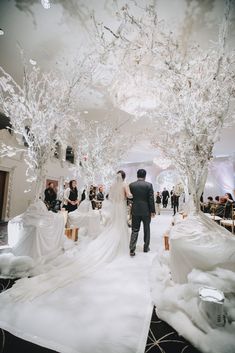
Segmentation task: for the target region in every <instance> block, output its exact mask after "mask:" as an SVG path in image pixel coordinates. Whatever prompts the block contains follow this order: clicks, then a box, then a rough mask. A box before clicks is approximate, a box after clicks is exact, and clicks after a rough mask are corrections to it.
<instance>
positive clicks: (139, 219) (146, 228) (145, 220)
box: [130, 215, 151, 252]
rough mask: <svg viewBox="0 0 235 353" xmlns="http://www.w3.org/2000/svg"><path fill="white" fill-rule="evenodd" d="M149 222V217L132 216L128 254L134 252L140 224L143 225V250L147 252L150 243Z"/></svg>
mask: <svg viewBox="0 0 235 353" xmlns="http://www.w3.org/2000/svg"><path fill="white" fill-rule="evenodd" d="M150 221H151V217H150V215H148V216H135V215H132V232H131V241H130V252H135V249H136V243H137V240H138V235H139V230H140V224H141V222H143V225H144V250H145V251H148V249H149V243H150Z"/></svg>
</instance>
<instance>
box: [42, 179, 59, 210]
mask: <svg viewBox="0 0 235 353" xmlns="http://www.w3.org/2000/svg"><path fill="white" fill-rule="evenodd" d="M44 195H45V198H44V202H45V204H46V206H47V208H48V209H49V210H50V209H51V208H53V206H54V204H55V202H56V198H57V193H56V191H55V189H54V184H53V183H52V182H51V183H49V184H48V187H47V188H46V190H45V191H44Z"/></svg>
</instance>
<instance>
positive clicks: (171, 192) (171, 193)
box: [170, 186, 174, 208]
mask: <svg viewBox="0 0 235 353" xmlns="http://www.w3.org/2000/svg"><path fill="white" fill-rule="evenodd" d="M173 194H174V186H173V187H172V190H171V191H170V195H171V208H173Z"/></svg>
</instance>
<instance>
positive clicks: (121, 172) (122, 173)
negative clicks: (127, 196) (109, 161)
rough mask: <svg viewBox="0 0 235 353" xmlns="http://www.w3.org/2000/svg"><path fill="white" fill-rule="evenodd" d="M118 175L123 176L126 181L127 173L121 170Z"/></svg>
mask: <svg viewBox="0 0 235 353" xmlns="http://www.w3.org/2000/svg"><path fill="white" fill-rule="evenodd" d="M117 174H121V177H122V180H125V177H126V173H125V172H124V171H123V170H119V171H118V172H117Z"/></svg>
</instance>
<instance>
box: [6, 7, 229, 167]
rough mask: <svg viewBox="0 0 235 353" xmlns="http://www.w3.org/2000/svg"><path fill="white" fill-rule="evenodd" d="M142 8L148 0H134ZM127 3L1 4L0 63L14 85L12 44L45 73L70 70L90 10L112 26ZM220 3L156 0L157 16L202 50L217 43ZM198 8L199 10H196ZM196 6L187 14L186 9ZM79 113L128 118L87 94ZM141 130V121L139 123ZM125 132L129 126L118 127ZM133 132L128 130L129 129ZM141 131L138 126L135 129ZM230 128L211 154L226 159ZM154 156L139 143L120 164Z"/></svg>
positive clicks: (16, 68)
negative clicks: (116, 14) (119, 10)
mask: <svg viewBox="0 0 235 353" xmlns="http://www.w3.org/2000/svg"><path fill="white" fill-rule="evenodd" d="M137 1H138V2H139V3H141V4H142V5H143V4H146V3H149V2H150V0H137ZM126 2H127V3H128V4H129V5H131V4H132V1H131V0H127V1H122V0H89V1H87V0H70V1H63V0H53V1H51V8H50V9H49V10H45V9H44V8H43V7H42V5H41V1H40V0H10V1H9V0H1V1H0V28H2V29H3V30H4V32H5V34H4V35H3V36H0V65H1V66H2V67H3V68H4V69H5V70H6V71H7V72H9V73H10V74H11V75H12V76H13V77H14V78H15V79H16V80H17V81H18V82H20V81H21V72H22V65H21V61H20V55H19V50H18V49H17V43H19V44H20V45H21V47H22V48H23V49H24V51H25V54H26V57H27V58H28V59H30V58H31V59H34V60H36V61H37V63H38V65H39V66H40V67H42V68H43V69H44V70H48V69H50V68H53V67H61V65H62V64H64V68H63V70H64V71H65V72H68V74H69V70H70V63H71V60H72V58H73V57H74V56H76V55H78V54H79V52H81V51H83V50H84V48H85V47H86V46H87V45H89V43H92V38H91V36H90V23H89V15H88V13H89V10H94V13H95V15H96V17H97V19H98V20H99V21H103V22H104V23H105V24H106V25H107V26H111V27H112V26H115V21H114V20H113V18H114V13H115V11H116V8H117V6H118V7H120V6H121V5H122V4H124V3H126ZM224 3H225V1H223V0H207V1H203V2H202V1H200V0H194V1H191V0H174V1H172V0H158V1H157V9H158V15H159V18H161V19H164V20H165V21H166V22H167V25H169V26H170V28H171V29H172V30H173V31H177V33H178V34H179V35H181V36H182V38H183V39H184V40H185V42H187V40H193V39H196V40H197V41H199V42H200V44H201V45H202V46H204V47H207V46H208V45H209V44H210V41H211V40H216V37H217V33H218V25H219V23H220V20H221V18H222V15H223V8H224ZM198 4H199V6H197V5H198ZM234 5H235V1H233V19H232V25H231V31H230V41H229V45H230V47H233V48H234V44H235V40H234V39H235V15H234V14H235V6H234ZM193 8H195V11H194V12H193V13H192V12H191V9H193ZM82 109H85V110H88V112H89V114H88V115H89V116H90V117H92V118H95V119H97V120H102V119H104V118H105V119H106V118H115V119H120V120H121V121H126V120H128V119H131V118H130V116H128V114H126V113H124V112H120V111H118V110H117V109H114V108H113V107H112V106H111V104H110V102H109V101H108V100H107V97H105V98H104V97H103V94H102V93H100V94H97V93H96V94H94V92H93V91H90V92H89V93H88V94H87V96H86V97H83V106H82ZM141 126H142V128H144V127H145V123H144V121H142V124H141ZM125 128H126V129H129V128H130V127H129V125H128V123H127V124H126V125H124V126H123V129H125ZM131 128H132V127H131ZM139 129H141V127H139ZM234 134H235V128H229V129H225V130H224V131H223V133H222V135H221V139H220V141H219V142H218V143H217V144H216V146H215V148H214V155H215V156H217V155H229V154H231V153H234V152H235V139H234ZM156 154H157V151H154V150H153V147H151V146H150V144H149V141H146V140H143V139H141V141H139V142H137V143H136V144H135V146H133V148H132V149H131V151H130V152H129V153H128V155H127V156H126V158H125V162H128V163H129V162H143V161H150V160H152V159H153V158H154V156H155V155H156Z"/></svg>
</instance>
